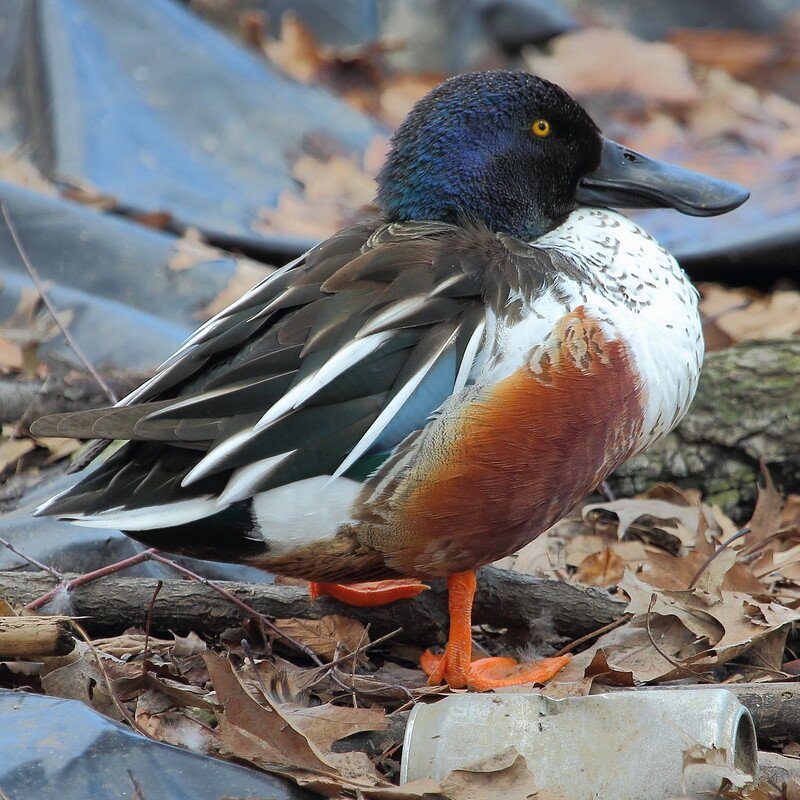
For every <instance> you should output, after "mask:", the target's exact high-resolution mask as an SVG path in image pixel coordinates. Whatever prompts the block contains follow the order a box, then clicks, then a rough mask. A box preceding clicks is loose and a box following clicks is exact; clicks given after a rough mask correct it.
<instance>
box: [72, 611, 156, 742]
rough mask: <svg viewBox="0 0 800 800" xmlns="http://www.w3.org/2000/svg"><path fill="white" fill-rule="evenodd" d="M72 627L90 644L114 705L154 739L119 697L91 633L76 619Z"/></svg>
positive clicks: (144, 733) (137, 727) (138, 728)
mask: <svg viewBox="0 0 800 800" xmlns="http://www.w3.org/2000/svg"><path fill="white" fill-rule="evenodd" d="M71 622H72V627H73V628H75V630H76V631H77V632H78V633H79V634H80V636H81V638H82V639H83V641H84V642H86V644H87V645H88V646H89V650H90V651H91V653H92V656H93V657H94V660H95V662H96V664H97V668H98V669H99V670H100V673H101V674H102V676H103V680H104V681H105V684H106V689H107V690H108V694H109V696H110V697H111V699H112V701H113V702H114V705H115V706H116V707H117V710H118V711H119V713H120V714H122V716H123V717H124V718H125V719H126V720H127V722H128V724H129V725H130V726H131V727H132V728H133V729H134V730H135V731H137V732H138V733H141V734H142V736H146V737H147V738H148V739H153V738H154V737H153V736H151V735H150V734H149V733H148V732H147V731H146V730H145V729H144V728H143V727H142V726H141V725H140V724H139V723H138V722H137V721H136V718H135V716H134V715H133V714H131V713H130V711H128V709H127V708H126V707H125V704H124V703H123V702H122V701H121V700H120V699H119V697H117V693H116V692H115V691H114V687H113V685H112V684H111V677H110V676H109V674H108V672H107V671H106V667H105V664H103V659H102V658H101V656H100V653H99V652H98V651H97V648H96V647H95V646H94V645H93V644H92V640H91V639H90V638H89V634H88V633H86V631H85V630H84V629H83V627H82V626H81V625H80V624H79V623H78V622H77V621H76V620H75V619H72V620H71Z"/></svg>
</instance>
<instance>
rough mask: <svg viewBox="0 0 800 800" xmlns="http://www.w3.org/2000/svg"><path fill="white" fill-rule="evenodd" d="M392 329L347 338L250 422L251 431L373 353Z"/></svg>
mask: <svg viewBox="0 0 800 800" xmlns="http://www.w3.org/2000/svg"><path fill="white" fill-rule="evenodd" d="M392 335H393V332H392V331H383V332H381V333H376V334H374V335H372V336H368V337H366V338H365V339H355V340H353V341H351V342H348V343H347V344H346V345H345V346H344V347H342V348H341V350H338V351H337V352H336V353H334V354H333V355H332V356H331V357H330V358H329V359H328V360H327V361H326V362H325V363H324V364H323V365H322V366H321V367H320V368H319V369H318V370H317V371H316V372H314V373H312V374H311V375H308V376H307V377H305V378H303V380H301V381H300V382H299V383H298V384H297V385H296V386H295V387H294V388H292V389H290V390H289V391H288V392H286V394H285V395H284V396H283V397H281V399H280V400H278V401H277V402H276V403H275V404H274V405H273V406H272V407H271V408H270V409H269V411H267V413H266V414H264V416H263V417H261V419H260V420H259V421H258V422H257V423H256V424H255V425H254V426H253V433H258V432H259V431H262V430H264V428H266V427H268V426H269V425H271V424H272V423H273V422H275V420H276V419H279V418H280V417H282V416H283V415H284V414H285V413H286V412H287V411H292V410H293V409H295V408H298V407H299V406H301V405H303V403H305V402H306V401H307V400H309V399H310V398H311V397H313V396H314V395H315V394H316V393H317V392H318V391H319V390H320V389H322V388H323V387H325V386H327V385H328V384H329V383H330V382H331V381H332V380H334V379H336V378H338V377H339V375H341V374H342V373H343V372H344V371H345V370H347V369H349V368H350V367H352V366H353V365H355V364H358V362H359V361H363V359H365V358H367V356H369V355H371V354H372V353H374V352H375V351H376V350H377V349H378V348H379V347H380V346H381V345H382V344H383V343H384V342H385V341H386V340H387V339H389V338H390V337H391V336H392Z"/></svg>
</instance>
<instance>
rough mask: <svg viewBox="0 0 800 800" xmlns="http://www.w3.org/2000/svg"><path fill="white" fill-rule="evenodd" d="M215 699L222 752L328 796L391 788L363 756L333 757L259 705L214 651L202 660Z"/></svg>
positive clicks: (275, 710)
mask: <svg viewBox="0 0 800 800" xmlns="http://www.w3.org/2000/svg"><path fill="white" fill-rule="evenodd" d="M203 659H204V660H205V663H206V667H207V668H208V672H209V675H210V676H211V682H212V684H213V685H214V689H215V692H216V695H217V700H218V702H219V703H220V705H221V706H222V707H223V710H222V711H220V712H218V713H217V721H218V728H217V729H218V731H219V742H220V744H219V753H220V755H223V756H231V757H233V758H237V759H242V760H245V761H249V762H250V763H251V764H254V765H255V766H257V767H260V768H261V769H264V770H266V771H268V772H274V773H276V774H280V775H284V776H286V777H289V778H291V779H292V780H294V781H295V782H296V783H297V785H298V786H304V787H306V788H308V789H310V790H312V791H316V792H317V793H319V794H322V795H325V796H331V797H332V796H336V795H338V794H340V792H341V790H342V789H345V788H346V789H348V790H351V791H360V790H363V789H366V788H369V787H375V786H391V784H389V783H388V782H387V781H385V780H384V779H383V778H381V776H380V775H379V774H378V772H377V770H376V769H375V767H374V765H373V764H372V762H371V761H370V759H369V758H368V757H367V755H366V754H365V753H359V752H350V753H329V752H325V751H324V750H323V749H322V748H320V747H319V746H318V745H317V744H316V743H315V742H314V741H313V739H310V738H309V737H308V736H306V735H305V734H303V733H301V732H300V731H299V730H297V729H296V728H295V727H294V726H293V724H292V723H293V720H292V719H291V717H290V716H288V715H287V714H286V713H285V711H284V710H282V707H281V706H280V705H277V704H274V703H273V702H272V701H271V699H270V698H269V697H264V698H263V700H264V703H265V705H261V704H260V703H259V702H258V701H256V700H255V698H253V697H252V696H251V695H250V694H249V693H248V692H247V690H246V689H245V687H244V685H243V684H242V682H241V681H240V679H239V677H238V675H237V674H236V672H235V671H234V669H233V665H232V664H231V663H230V661H229V660H227V659H224V658H222V657H221V656H219V655H217V654H216V653H213V652H208V653H205V654H204V655H203Z"/></svg>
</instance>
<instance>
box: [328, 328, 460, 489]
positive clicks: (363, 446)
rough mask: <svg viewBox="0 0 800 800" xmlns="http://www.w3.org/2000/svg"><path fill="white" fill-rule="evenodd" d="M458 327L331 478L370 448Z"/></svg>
mask: <svg viewBox="0 0 800 800" xmlns="http://www.w3.org/2000/svg"><path fill="white" fill-rule="evenodd" d="M458 331H459V328H456V329H455V330H454V331H453V332H452V333H451V334H450V336H448V337H447V339H445V341H444V342H443V343H442V344H441V346H440V347H438V348H437V349H436V351H435V352H434V353H433V354H432V355H431V357H430V358H429V359H428V360H427V361H426V362H425V364H424V365H423V366H422V367H421V368H420V369H419V370H418V371H417V372H416V373H415V374H414V375H412V376H411V378H410V379H409V380H408V381H406V383H405V384H404V385H403V387H402V388H401V389H400V391H399V392H398V393H397V394H396V395H395V396H394V397H393V398H392V399H391V400H390V401H389V402H388V403H387V404H386V407H385V408H384V409H383V411H381V413H380V414H378V417H377V419H376V420H375V422H373V423H372V425H370V426H369V429H368V430H367V432H366V433H365V434H364V435H363V436H362V437H361V439H359V441H358V442H357V444H356V446H355V447H354V448H353V449H352V450H351V451H350V453H349V455H348V456H347V458H345V460H344V461H342V463H341V464H340V465H339V466H338V468H337V469H336V471H335V472H334V473H333V475H332V476H331V480H333V479H334V478H338V477H339V476H340V475H343V474H344V473H345V472H347V470H348V469H350V467H351V466H352V465H353V464H355V462H356V461H358V459H359V458H361V456H362V455H363V454H364V453H365V452H366V451H367V450H368V449H369V448H370V446H371V445H372V443H373V442H374V441H375V440H376V439H377V438H378V436H380V434H381V432H382V431H383V429H384V428H385V427H386V426H387V425H388V424H389V422H391V420H392V419H393V418H394V416H395V414H396V413H397V412H398V411H399V410H400V409H401V408H402V407H403V406H404V405H405V403H406V401H407V400H408V398H409V397H411V395H412V394H413V392H414V390H415V389H416V388H417V387H418V386H419V385H420V383H421V382H422V379H423V378H424V377H425V376H426V375H427V374H428V372H430V370H431V368H432V367H433V365H434V364H435V363H436V362H437V361H438V360H439V357H440V356H441V355H442V353H444V351H445V350H447V348H448V347H449V346H450V345H451V344H452V343H453V341H454V340H455V338H456V336H457V335H458Z"/></svg>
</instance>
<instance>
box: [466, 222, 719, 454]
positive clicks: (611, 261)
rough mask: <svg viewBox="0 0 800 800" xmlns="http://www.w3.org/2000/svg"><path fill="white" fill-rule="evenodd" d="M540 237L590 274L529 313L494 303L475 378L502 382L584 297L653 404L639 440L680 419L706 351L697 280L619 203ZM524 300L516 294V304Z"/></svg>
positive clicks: (558, 282) (557, 285)
mask: <svg viewBox="0 0 800 800" xmlns="http://www.w3.org/2000/svg"><path fill="white" fill-rule="evenodd" d="M530 244H531V246H533V247H536V248H541V249H544V250H552V251H557V252H559V253H560V254H562V255H563V256H565V257H567V258H568V259H569V260H571V261H572V262H573V263H574V264H576V265H577V266H578V267H579V270H578V272H580V273H583V275H584V276H585V278H583V277H582V278H580V279H576V277H575V275H574V274H573V275H566V274H565V275H564V276H563V277H558V278H556V279H555V281H554V282H553V283H552V285H550V286H548V287H546V289H545V290H544V291H543V292H542V293H541V294H539V295H538V296H536V297H535V298H534V299H533V300H532V301H531V302H530V303H528V304H526V306H525V308H524V309H523V312H522V313H521V314H509V315H508V316H504V315H503V314H502V312H501V313H499V314H494V313H491V312H490V313H489V318H488V319H487V327H486V338H485V344H484V347H483V349H482V352H481V353H480V355H479V357H478V358H477V359H476V363H475V367H474V369H473V371H472V375H471V378H470V382H471V383H475V384H478V385H486V384H493V383H495V382H496V381H498V380H500V379H502V378H504V377H506V376H507V375H510V374H511V373H512V372H514V371H516V370H517V369H519V368H520V367H522V366H523V365H524V364H526V363H529V362H530V356H531V351H532V350H533V349H534V348H535V347H537V346H538V345H541V344H542V343H543V342H544V341H545V339H546V338H547V336H548V334H549V333H550V332H551V331H552V330H553V328H554V326H555V324H556V323H557V322H558V320H560V319H561V318H562V317H563V316H564V315H565V314H569V313H571V312H572V311H574V310H575V309H577V308H581V307H582V308H583V309H584V312H585V313H586V314H588V315H589V316H591V317H593V318H594V319H596V320H598V321H599V322H600V323H601V325H602V327H603V330H604V333H605V334H606V336H607V338H608V339H609V340H621V341H623V342H624V343H625V345H626V347H627V349H628V351H629V352H630V353H631V354H632V357H633V360H634V362H635V363H634V368H635V371H636V373H637V374H638V375H639V376H640V378H641V393H642V405H643V412H644V420H643V427H642V430H643V435H642V439H641V442H640V445H639V448H637V449H641V448H643V447H646V446H647V445H648V444H650V443H651V442H653V441H654V440H655V439H657V438H659V437H660V436H662V435H664V434H665V433H667V432H668V431H670V430H671V429H672V428H673V427H674V426H675V425H677V423H678V422H679V421H680V419H681V418H682V417H683V415H684V414H685V413H686V411H687V409H688V407H689V404H690V403H691V401H692V398H693V397H694V393H695V390H696V389H697V381H698V378H699V375H700V368H701V365H702V361H703V335H702V328H701V323H700V316H699V313H698V309H697V302H698V293H697V290H696V289H695V288H694V286H692V284H691V282H690V281H689V278H688V277H687V275H686V274H685V273H684V272H683V270H682V269H681V268H680V267H679V266H678V264H677V262H676V261H675V259H674V258H673V257H672V256H671V255H670V254H669V253H668V252H667V251H666V250H665V249H664V248H663V247H662V246H661V245H660V244H658V242H656V241H655V239H653V237H652V236H650V235H649V234H648V233H647V232H646V231H644V230H643V229H642V228H640V227H639V226H638V225H636V224H635V223H634V222H632V221H631V220H629V219H628V218H627V217H624V216H622V215H621V214H618V213H616V212H614V211H609V210H606V209H595V208H587V207H581V208H579V209H577V210H576V211H574V212H573V213H572V214H571V215H570V216H569V217H568V218H567V220H565V222H564V223H563V224H562V225H560V226H559V227H558V228H555V229H554V230H552V231H550V232H549V233H547V234H545V235H544V236H542V237H540V238H539V239H537V240H536V241H535V242H531V243H530ZM519 300H520V296H518V295H514V296H512V297H511V298H510V300H509V308H510V307H511V303H513V302H514V301H519Z"/></svg>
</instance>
